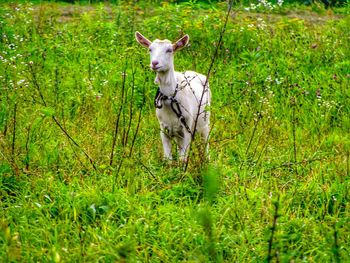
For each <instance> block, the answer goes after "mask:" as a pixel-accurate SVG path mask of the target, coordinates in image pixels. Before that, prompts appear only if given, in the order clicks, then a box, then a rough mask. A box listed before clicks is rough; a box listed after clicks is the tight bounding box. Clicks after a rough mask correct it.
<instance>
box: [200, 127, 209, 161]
mask: <svg viewBox="0 0 350 263" xmlns="http://www.w3.org/2000/svg"><path fill="white" fill-rule="evenodd" d="M209 133H210V129H209V126H206V127H203V128H202V129H201V130H200V136H201V139H202V144H203V147H204V150H205V151H204V153H205V157H206V158H208V159H210V158H209Z"/></svg>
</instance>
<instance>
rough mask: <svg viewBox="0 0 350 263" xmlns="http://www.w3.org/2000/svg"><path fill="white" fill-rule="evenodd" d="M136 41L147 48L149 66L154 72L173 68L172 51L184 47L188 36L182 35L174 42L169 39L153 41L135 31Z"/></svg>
mask: <svg viewBox="0 0 350 263" xmlns="http://www.w3.org/2000/svg"><path fill="white" fill-rule="evenodd" d="M135 37H136V40H137V42H139V43H140V44H141V45H142V46H144V47H146V48H148V50H149V52H150V56H151V63H150V67H151V69H152V70H153V71H156V72H166V71H169V70H170V69H173V68H174V53H175V52H176V51H178V50H180V49H182V48H183V47H185V46H186V45H187V43H188V41H189V39H190V38H189V36H188V35H184V36H183V37H182V38H180V39H179V40H178V41H176V42H175V43H171V41H169V40H167V39H165V40H159V39H156V40H154V41H153V42H151V41H150V40H148V39H147V38H146V37H144V36H143V35H142V34H141V33H139V32H136V33H135Z"/></svg>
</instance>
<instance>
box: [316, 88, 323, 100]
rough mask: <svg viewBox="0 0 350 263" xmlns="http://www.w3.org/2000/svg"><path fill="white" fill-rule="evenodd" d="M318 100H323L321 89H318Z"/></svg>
mask: <svg viewBox="0 0 350 263" xmlns="http://www.w3.org/2000/svg"><path fill="white" fill-rule="evenodd" d="M316 98H317V99H321V98H322V96H321V90H320V89H317V91H316Z"/></svg>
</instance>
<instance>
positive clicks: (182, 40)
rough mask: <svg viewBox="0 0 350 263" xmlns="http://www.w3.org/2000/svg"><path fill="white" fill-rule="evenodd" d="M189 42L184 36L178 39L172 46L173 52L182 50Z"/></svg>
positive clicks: (186, 36) (188, 38)
mask: <svg viewBox="0 0 350 263" xmlns="http://www.w3.org/2000/svg"><path fill="white" fill-rule="evenodd" d="M189 40H190V37H189V36H188V35H187V34H186V35H184V36H183V37H182V38H180V39H179V40H178V41H176V43H175V44H173V50H174V52H175V51H178V50H180V49H182V48H184V47H185V46H186V45H187V44H188V41H189Z"/></svg>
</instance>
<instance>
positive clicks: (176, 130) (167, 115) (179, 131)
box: [157, 109, 184, 137]
mask: <svg viewBox="0 0 350 263" xmlns="http://www.w3.org/2000/svg"><path fill="white" fill-rule="evenodd" d="M157 118H158V121H159V124H160V128H161V130H162V131H163V132H164V133H165V134H167V135H168V136H169V137H183V136H184V129H183V125H182V124H181V121H180V120H179V118H178V117H177V116H176V115H175V114H174V113H173V112H167V111H164V109H163V110H157Z"/></svg>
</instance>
